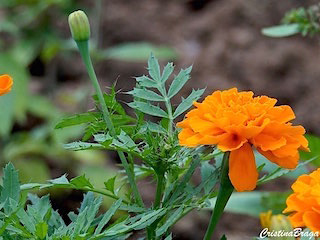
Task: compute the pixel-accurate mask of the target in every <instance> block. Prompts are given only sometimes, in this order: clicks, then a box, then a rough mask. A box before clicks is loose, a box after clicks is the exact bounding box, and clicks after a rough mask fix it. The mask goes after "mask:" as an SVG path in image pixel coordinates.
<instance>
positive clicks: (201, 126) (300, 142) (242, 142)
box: [177, 88, 308, 191]
mask: <svg viewBox="0 0 320 240" xmlns="http://www.w3.org/2000/svg"><path fill="white" fill-rule="evenodd" d="M276 102H277V100H276V99H274V98H269V97H267V96H259V97H254V96H253V92H238V90H237V89H236V88H232V89H230V90H226V91H215V92H214V93H213V94H212V95H210V96H208V97H206V98H205V100H204V101H203V102H202V103H198V102H195V103H194V105H195V107H196V108H195V109H193V110H191V111H190V112H188V113H187V114H186V118H185V119H184V120H183V121H182V122H179V123H178V125H177V126H178V127H180V128H182V131H181V132H180V133H179V141H180V144H181V145H184V146H187V147H196V146H198V145H217V147H218V148H219V149H220V150H221V151H223V152H226V151H230V158H229V177H230V180H231V182H232V184H233V186H234V187H235V189H236V190H237V191H249V190H253V189H254V188H255V187H256V183H257V180H258V172H257V169H256V164H255V158H254V154H253V150H252V146H254V147H255V148H256V149H257V150H258V151H259V152H260V153H261V154H262V155H264V156H265V157H266V158H267V159H269V160H270V161H271V162H273V163H276V164H278V165H279V166H281V167H284V168H289V169H293V168H295V167H296V166H297V164H298V160H299V152H298V150H299V149H302V150H308V141H307V139H306V138H305V137H304V136H303V135H304V133H305V130H304V128H303V127H302V126H293V125H292V123H290V122H289V121H291V120H293V119H294V118H295V115H294V113H293V111H292V109H291V107H289V106H286V105H284V106H275V104H276Z"/></svg>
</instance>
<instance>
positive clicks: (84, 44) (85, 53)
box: [69, 11, 144, 206]
mask: <svg viewBox="0 0 320 240" xmlns="http://www.w3.org/2000/svg"><path fill="white" fill-rule="evenodd" d="M82 13H83V12H82ZM74 14H75V13H74ZM78 16H79V17H80V18H86V15H85V14H84V13H83V14H79V11H77V12H76V15H75V16H72V14H71V15H70V17H69V24H70V28H71V32H72V36H73V38H74V40H75V42H76V43H77V46H78V49H79V52H80V54H81V57H82V59H83V62H84V64H85V67H86V69H87V72H88V75H89V78H90V80H91V82H92V85H93V87H94V89H95V92H96V94H97V97H98V101H99V105H100V108H101V111H102V114H103V119H104V121H105V123H106V126H107V128H108V130H109V132H110V134H111V136H115V135H116V131H115V128H114V126H113V123H112V120H111V116H110V112H109V110H108V108H107V106H106V104H105V100H104V97H103V93H102V91H101V88H100V85H99V82H98V79H97V76H96V73H95V71H94V68H93V65H92V61H91V57H90V53H89V40H88V39H87V38H86V37H83V36H84V35H85V34H83V33H84V32H85V33H89V35H88V36H90V30H88V29H85V28H88V27H89V24H84V25H83V26H81V25H79V24H78V23H79V22H80V23H81V22H84V23H86V22H88V21H85V20H79V19H77V17H78ZM73 21H75V22H76V23H77V24H76V25H75V26H76V28H75V29H73V26H74V24H73ZM81 27H83V28H84V29H81ZM78 32H80V33H81V34H79V35H80V36H81V37H83V38H81V39H80V40H79V37H77V33H78ZM86 36H87V35H86ZM118 155H119V158H120V160H121V163H122V165H123V167H124V169H125V171H126V173H127V175H128V180H129V183H130V186H131V189H132V192H133V195H134V198H135V200H136V202H137V203H138V204H139V205H140V206H143V205H144V204H143V201H142V198H141V195H140V193H139V190H138V187H137V184H136V182H135V176H134V171H133V169H132V168H130V165H129V163H128V161H127V159H126V157H125V155H124V153H123V152H121V151H118Z"/></svg>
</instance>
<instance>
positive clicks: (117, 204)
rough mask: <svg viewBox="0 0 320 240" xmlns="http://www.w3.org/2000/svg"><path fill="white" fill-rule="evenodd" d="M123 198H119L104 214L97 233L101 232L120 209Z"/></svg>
mask: <svg viewBox="0 0 320 240" xmlns="http://www.w3.org/2000/svg"><path fill="white" fill-rule="evenodd" d="M121 203H122V199H119V200H117V201H116V202H115V203H113V204H112V206H111V207H110V208H109V210H108V211H107V212H106V213H105V214H104V215H103V217H102V219H101V221H100V222H99V224H98V226H97V228H96V230H95V232H94V233H95V234H99V233H100V232H101V231H102V229H103V227H104V226H105V225H107V224H108V222H109V221H110V219H111V218H112V216H113V215H114V214H115V212H116V211H117V210H118V209H119V207H120V206H121Z"/></svg>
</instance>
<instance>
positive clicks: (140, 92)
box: [128, 88, 164, 101]
mask: <svg viewBox="0 0 320 240" xmlns="http://www.w3.org/2000/svg"><path fill="white" fill-rule="evenodd" d="M128 94H130V95H133V96H134V97H136V98H141V99H144V100H149V101H164V98H163V97H162V96H160V95H159V94H157V93H155V92H153V91H150V90H148V89H140V88H134V89H133V90H132V91H130V92H128Z"/></svg>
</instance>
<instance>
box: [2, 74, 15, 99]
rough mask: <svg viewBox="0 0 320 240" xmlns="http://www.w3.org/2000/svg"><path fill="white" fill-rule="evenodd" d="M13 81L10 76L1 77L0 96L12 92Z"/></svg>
mask: <svg viewBox="0 0 320 240" xmlns="http://www.w3.org/2000/svg"><path fill="white" fill-rule="evenodd" d="M12 85H13V80H12V78H11V77H10V76H9V75H0V96H1V95H4V94H6V93H8V92H10V91H11V87H12Z"/></svg>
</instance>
